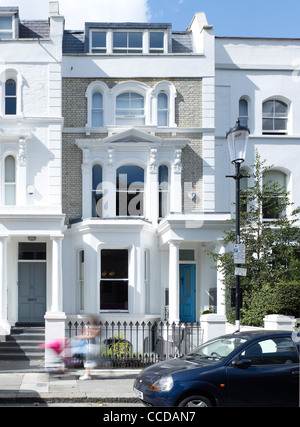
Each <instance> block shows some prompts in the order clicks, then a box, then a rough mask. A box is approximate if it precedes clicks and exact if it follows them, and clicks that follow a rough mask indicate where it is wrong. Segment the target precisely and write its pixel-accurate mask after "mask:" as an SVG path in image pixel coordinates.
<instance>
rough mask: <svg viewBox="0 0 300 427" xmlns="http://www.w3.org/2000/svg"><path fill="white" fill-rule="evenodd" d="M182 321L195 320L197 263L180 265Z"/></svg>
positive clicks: (180, 308)
mask: <svg viewBox="0 0 300 427" xmlns="http://www.w3.org/2000/svg"><path fill="white" fill-rule="evenodd" d="M179 311H180V313H179V315H180V321H181V322H195V265H193V264H185V265H180V305H179Z"/></svg>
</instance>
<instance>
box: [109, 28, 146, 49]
mask: <svg viewBox="0 0 300 427" xmlns="http://www.w3.org/2000/svg"><path fill="white" fill-rule="evenodd" d="M113 53H143V33H142V31H114V33H113Z"/></svg>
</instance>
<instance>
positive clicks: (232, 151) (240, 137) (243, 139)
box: [226, 120, 250, 331]
mask: <svg viewBox="0 0 300 427" xmlns="http://www.w3.org/2000/svg"><path fill="white" fill-rule="evenodd" d="M249 134H250V130H249V129H248V128H247V127H245V126H241V124H240V121H239V120H237V122H236V124H235V127H233V128H231V129H230V130H229V131H228V132H227V134H226V139H227V142H228V148H229V155H230V161H231V163H232V164H234V165H235V175H227V176H226V178H233V179H234V180H235V202H236V214H235V236H236V244H237V245H239V244H240V243H241V242H240V189H241V186H240V180H241V179H242V178H246V177H245V176H244V175H242V174H241V171H240V168H241V164H242V163H243V162H244V161H245V157H246V150H247V144H248V137H249ZM237 267H239V264H237ZM235 283H236V287H235V325H236V328H237V330H238V331H239V330H240V305H241V304H240V303H241V292H240V276H239V274H235Z"/></svg>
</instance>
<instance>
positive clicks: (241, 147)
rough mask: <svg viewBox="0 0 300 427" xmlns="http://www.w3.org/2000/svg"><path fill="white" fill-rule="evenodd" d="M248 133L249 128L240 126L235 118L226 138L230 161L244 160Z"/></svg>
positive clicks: (239, 161) (241, 161)
mask: <svg viewBox="0 0 300 427" xmlns="http://www.w3.org/2000/svg"><path fill="white" fill-rule="evenodd" d="M249 134H250V130H249V129H248V128H247V127H245V126H241V124H240V121H239V120H237V122H236V124H235V126H234V127H233V128H231V129H230V130H229V131H228V132H227V134H226V139H227V142H228V148H229V155H230V161H231V163H235V164H237V163H239V164H240V163H243V162H244V160H245V157H246V150H247V144H248V137H249Z"/></svg>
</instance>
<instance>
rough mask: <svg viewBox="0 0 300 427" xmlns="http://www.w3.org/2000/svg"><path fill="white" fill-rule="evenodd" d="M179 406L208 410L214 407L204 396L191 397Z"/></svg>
mask: <svg viewBox="0 0 300 427" xmlns="http://www.w3.org/2000/svg"><path fill="white" fill-rule="evenodd" d="M178 406H188V407H190V406H191V407H196V408H206V407H208V406H212V404H211V401H210V400H209V399H207V397H204V396H200V395H199V396H189V397H187V398H185V399H183V400H182V401H181V402H180V403H179V405H178Z"/></svg>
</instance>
